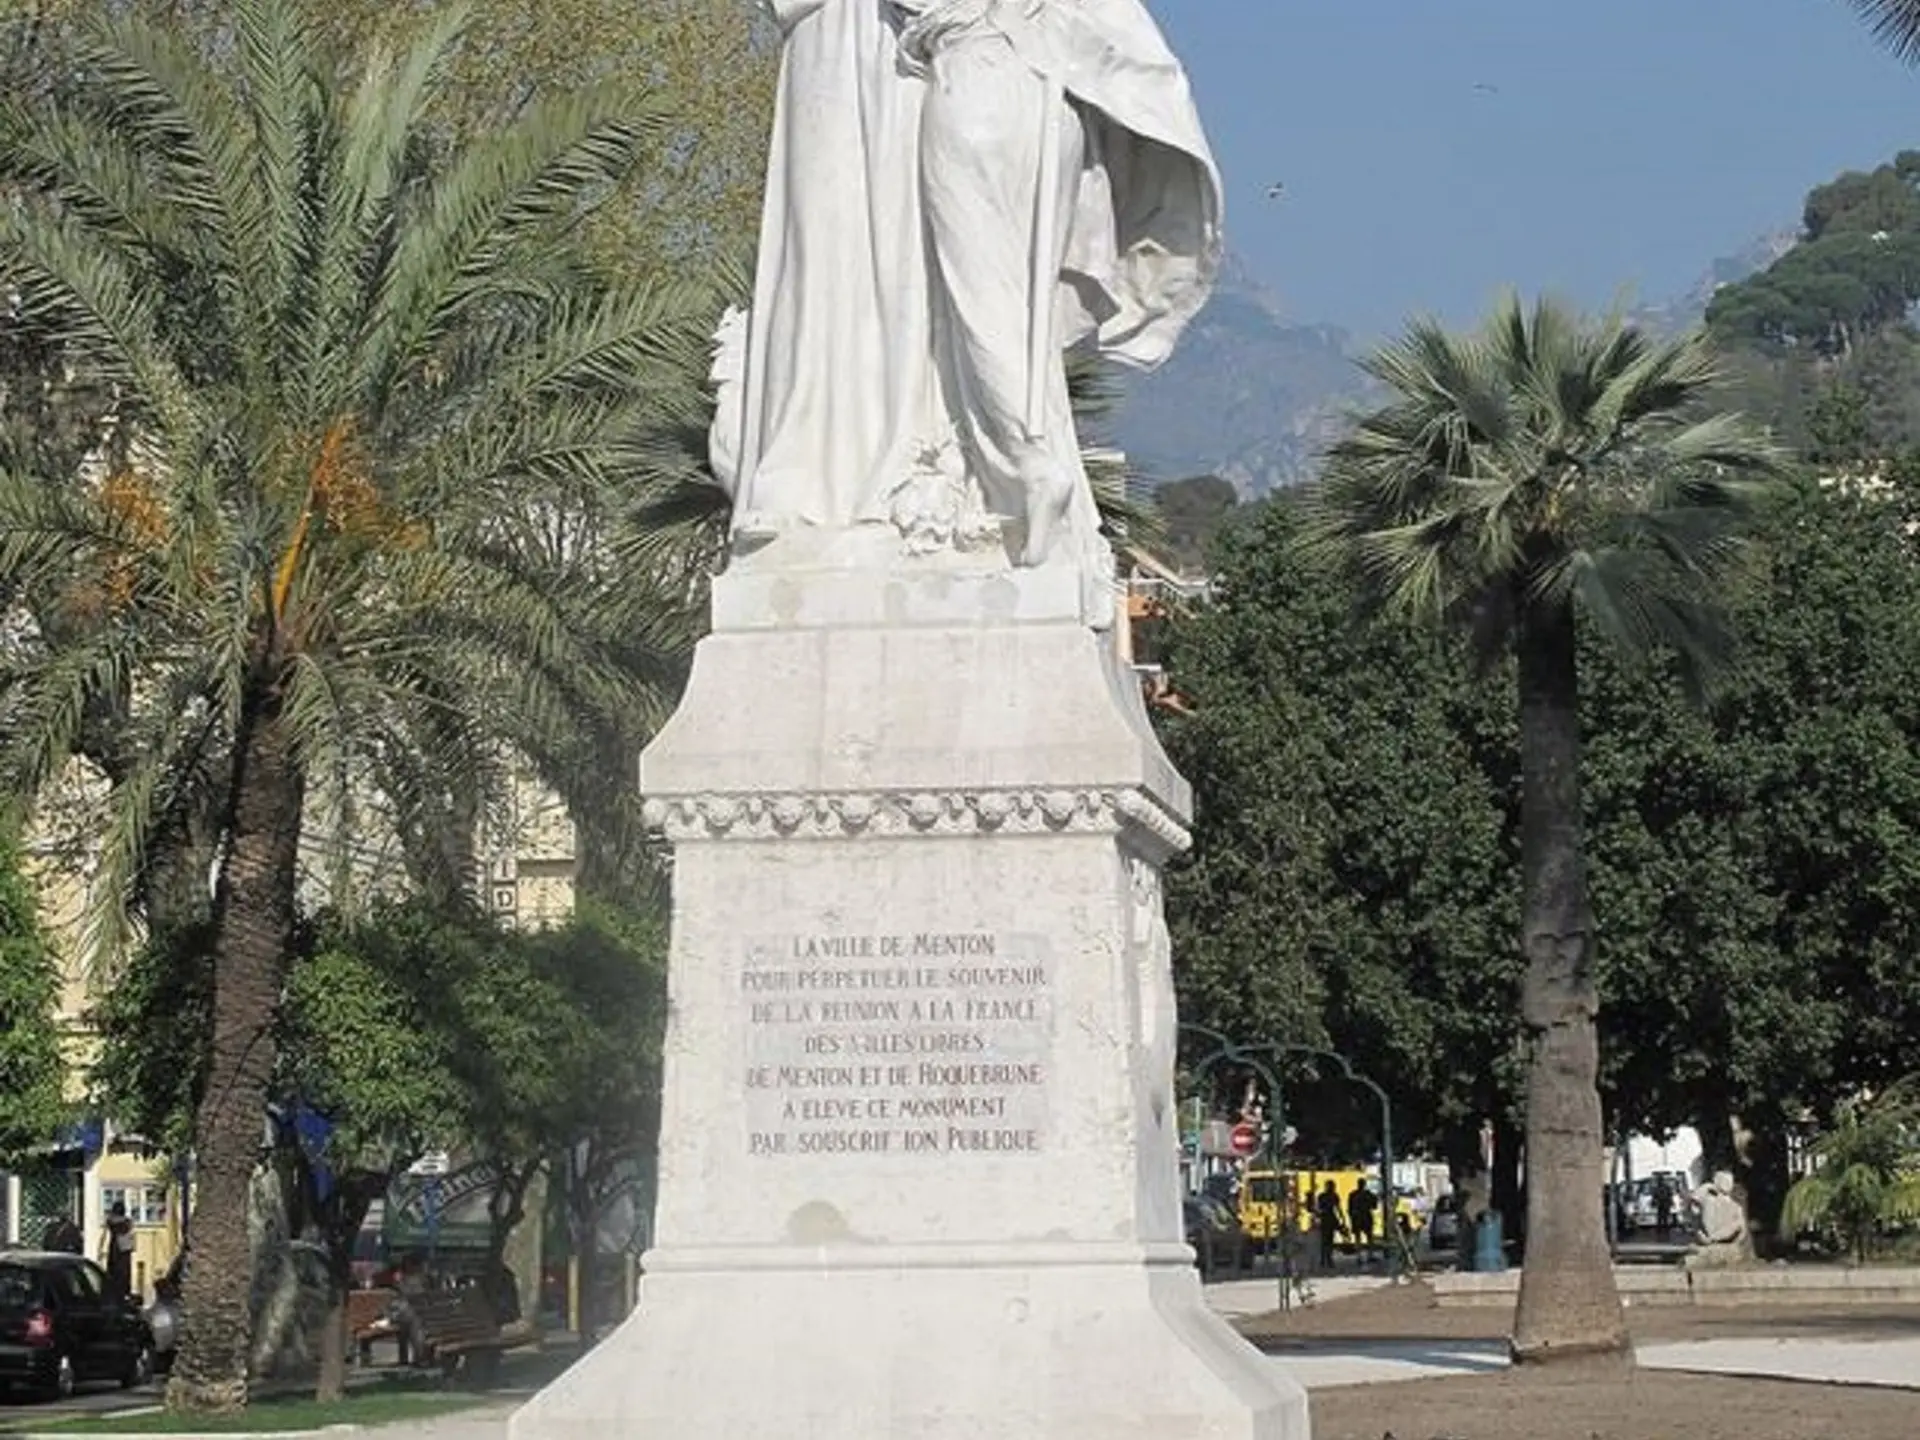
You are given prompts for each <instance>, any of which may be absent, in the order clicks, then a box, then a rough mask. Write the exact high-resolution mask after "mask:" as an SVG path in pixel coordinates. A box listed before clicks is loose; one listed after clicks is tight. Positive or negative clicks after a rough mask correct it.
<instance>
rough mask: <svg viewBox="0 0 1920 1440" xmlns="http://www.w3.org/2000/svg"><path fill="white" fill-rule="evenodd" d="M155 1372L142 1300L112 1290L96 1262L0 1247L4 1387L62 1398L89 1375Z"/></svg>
mask: <svg viewBox="0 0 1920 1440" xmlns="http://www.w3.org/2000/svg"><path fill="white" fill-rule="evenodd" d="M152 1378H153V1335H152V1333H151V1332H150V1331H149V1330H148V1329H147V1324H146V1321H145V1320H143V1319H142V1318H141V1315H140V1306H139V1302H138V1301H137V1300H134V1299H133V1298H131V1297H127V1296H119V1297H116V1296H113V1295H110V1294H109V1293H108V1290H107V1276H106V1272H105V1271H103V1270H102V1269H101V1268H100V1267H99V1266H98V1265H96V1264H94V1263H93V1262H92V1261H91V1260H88V1259H86V1258H84V1257H83V1256H79V1255H69V1254H65V1253H63V1252H62V1253H55V1252H52V1251H44V1250H4V1251H0V1388H4V1389H7V1390H12V1389H14V1388H16V1387H17V1388H20V1389H25V1390H29V1391H32V1392H33V1393H35V1394H37V1395H39V1396H42V1397H44V1398H47V1399H64V1398H66V1397H67V1396H69V1395H71V1394H72V1393H73V1391H74V1387H75V1386H77V1385H81V1384H85V1383H87V1382H88V1381H97V1380H111V1381H116V1382H118V1383H119V1384H120V1385H122V1386H125V1387H127V1388H129V1389H131V1388H132V1387H133V1386H136V1385H144V1384H146V1383H147V1382H148V1381H149V1380H151V1379H152Z"/></svg>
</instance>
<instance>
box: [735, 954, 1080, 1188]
mask: <svg viewBox="0 0 1920 1440" xmlns="http://www.w3.org/2000/svg"><path fill="white" fill-rule="evenodd" d="M1049 978H1050V977H1049V975H1048V973H1047V963H1046V951H1045V941H1044V939H1043V938H1042V937H1040V936H1037V935H998V934H992V933H988V932H984V931H959V932H931V931H927V932H920V933H915V934H834V935H793V936H781V937H778V938H773V939H767V940H763V941H758V942H755V943H753V944H751V945H750V946H749V947H748V953H747V963H746V965H745V967H744V968H743V969H742V971H741V977H740V984H741V991H742V999H743V1001H744V1003H745V1006H746V1012H747V1013H746V1021H747V1027H746V1034H747V1073H746V1099H747V1152H748V1153H749V1154H750V1155H754V1156H762V1157H768V1158H771V1157H777V1156H805V1155H896V1154H898V1155H914V1154H921V1155H942V1154H1000V1155H1009V1154H1037V1153H1038V1152H1039V1150H1040V1148H1041V1136H1042V1132H1043V1129H1044V1122H1045V1117H1046V1092H1045V1085H1046V1079H1047V1075H1046V1069H1047V1050H1048V1041H1049V1038H1050V1036H1051V1033H1052V1025H1051V1019H1052V1016H1051V1007H1050V1005H1049V999H1050V995H1049V987H1048V980H1049Z"/></svg>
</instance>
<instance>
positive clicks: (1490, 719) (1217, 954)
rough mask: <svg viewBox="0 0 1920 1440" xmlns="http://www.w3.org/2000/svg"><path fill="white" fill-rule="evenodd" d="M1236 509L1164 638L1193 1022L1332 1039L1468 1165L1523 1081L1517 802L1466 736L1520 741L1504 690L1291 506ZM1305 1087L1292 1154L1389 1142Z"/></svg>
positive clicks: (1398, 1119) (1408, 1123) (1181, 925)
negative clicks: (1412, 618)
mask: <svg viewBox="0 0 1920 1440" xmlns="http://www.w3.org/2000/svg"><path fill="white" fill-rule="evenodd" d="M1246 519H1247V523H1245V524H1242V525H1239V526H1236V527H1234V528H1233V529H1232V530H1231V531H1229V532H1228V533H1227V534H1226V536H1224V537H1223V539H1222V540H1221V542H1220V545H1219V546H1218V551H1217V564H1216V567H1215V570H1214V574H1215V578H1216V582H1217V598H1216V600H1215V601H1214V603H1212V604H1210V605H1206V606H1200V607H1195V608H1194V609H1193V610H1191V611H1190V612H1188V613H1184V614H1180V615H1176V616H1175V617H1174V620H1173V623H1172V625H1171V627H1170V631H1169V645H1168V652H1167V664H1168V667H1169V669H1170V671H1171V673H1172V674H1173V676H1174V677H1175V680H1176V683H1177V684H1178V686H1179V689H1180V692H1181V694H1182V696H1183V697H1185V699H1186V700H1187V702H1188V708H1187V709H1186V710H1185V711H1184V712H1183V713H1169V714H1165V715H1163V716H1162V717H1161V731H1162V734H1163V735H1164V737H1165V739H1166V742H1167V745H1168V749H1169V752H1170V754H1171V755H1172V756H1173V758H1174V760H1175V763H1176V764H1177V765H1178V767H1179V768H1180V770H1181V772H1182V773H1183V774H1185V775H1186V776H1187V777H1188V779H1189V780H1190V781H1191V782H1192V784H1193V786H1194V791H1195V813H1196V821H1195V829H1194V848H1193V851H1192V853H1191V855H1190V856H1189V857H1188V859H1187V860H1185V861H1184V862H1183V863H1182V864H1180V865H1179V866H1177V867H1175V869H1174V870H1173V871H1172V872H1171V874H1170V875H1169V877H1168V909H1169V916H1170V923H1171V926H1172V928H1173V932H1174V936H1175V941H1176V943H1175V946H1174V954H1175V957H1176V962H1177V969H1176V980H1177V982H1178V986H1179V991H1180V1002H1181V1015H1182V1017H1183V1018H1186V1019H1190V1020H1194V1021H1197V1022H1199V1023H1201V1024H1203V1025H1207V1026H1210V1027H1212V1028H1214V1029H1216V1030H1219V1031H1222V1032H1224V1033H1226V1034H1229V1035H1231V1036H1234V1037H1236V1038H1239V1039H1243V1040H1247V1041H1263V1042H1264V1041H1282V1042H1289V1043H1306V1044H1315V1045H1329V1046H1331V1047H1332V1048H1334V1049H1337V1050H1339V1051H1341V1052H1343V1053H1344V1054H1346V1055H1348V1056H1350V1057H1351V1058H1352V1059H1353V1060H1354V1062H1355V1064H1356V1066H1357V1068H1359V1069H1360V1070H1362V1071H1364V1072H1365V1073H1367V1074H1369V1075H1371V1076H1373V1077H1374V1078H1376V1079H1377V1080H1378V1081H1380V1083H1381V1084H1383V1085H1384V1086H1385V1087H1386V1088H1387V1091H1388V1093H1389V1096H1390V1097H1391V1100H1392V1103H1393V1113H1394V1128H1395V1132H1396V1135H1397V1137H1398V1139H1399V1142H1400V1144H1401V1146H1402V1147H1403V1148H1404V1147H1407V1146H1410V1145H1413V1144H1417V1143H1422V1142H1426V1143H1431V1144H1433V1145H1436V1146H1438V1147H1440V1148H1442V1149H1443V1150H1444V1151H1445V1152H1446V1153H1447V1154H1449V1155H1450V1156H1451V1157H1453V1158H1455V1159H1457V1160H1459V1161H1461V1162H1462V1164H1463V1165H1465V1164H1466V1163H1467V1162H1468V1161H1469V1160H1470V1159H1471V1157H1472V1156H1473V1155H1474V1154H1475V1150H1476V1137H1477V1134H1478V1130H1479V1126H1480V1122H1481V1120H1482V1119H1483V1118H1484V1117H1488V1116H1495V1117H1500V1118H1502V1119H1504V1118H1505V1116H1506V1115H1507V1113H1508V1110H1509V1107H1510V1103H1511V1101H1512V1098H1513V1097H1514V1096H1515V1095H1516V1094H1517V1085H1516V1083H1515V1082H1516V1079H1517V1077H1516V1076H1515V1075H1514V1074H1513V1067H1512V1065H1511V1062H1510V1058H1509V1057H1510V1055H1511V1052H1512V1049H1513V1031H1514V1023H1513V1020H1512V1013H1513V1009H1514V1001H1515V998H1516V996H1517V993H1518V980H1519V971H1520V965H1519V961H1518V957H1517V956H1515V955H1514V953H1513V950H1512V948H1511V946H1510V945H1509V944H1506V943H1503V942H1504V941H1505V939H1506V937H1508V936H1510V935H1511V934H1512V931H1513V924H1514V917H1515V913H1516V912H1515V898H1514V892H1513V883H1512V871H1511V855H1510V853H1509V849H1510V847H1509V844H1508V842H1507V839H1506V828H1507V816H1506V813H1505V808H1504V806H1503V803H1502V799H1503V797H1502V795H1501V792H1500V790H1499V789H1498V788H1496V785H1495V783H1493V782H1492V781H1490V779H1489V777H1488V775H1487V774H1486V773H1485V772H1484V771H1483V769H1482V767H1481V763H1480V755H1479V754H1478V753H1477V745H1476V742H1478V743H1479V744H1481V745H1485V747H1486V748H1488V749H1491V750H1493V751H1495V752H1498V751H1501V750H1503V749H1504V748H1505V746H1507V745H1508V744H1510V730H1511V716H1510V714H1503V713H1501V711H1502V704H1501V702H1502V701H1503V700H1504V699H1505V694H1504V692H1503V691H1497V690H1491V689H1490V688H1489V687H1488V686H1487V685H1486V684H1484V683H1481V682H1478V681H1477V680H1476V678H1475V676H1474V675H1473V674H1472V671H1471V667H1470V666H1469V665H1468V664H1467V663H1466V656H1465V653H1464V647H1463V646H1461V645H1460V644H1458V643H1457V642H1455V641H1453V640H1451V639H1450V638H1446V637H1442V638H1439V639H1436V638H1435V637H1431V636H1427V635H1422V634H1420V633H1418V632H1417V631H1415V630H1413V629H1411V628H1410V627H1407V626H1404V625H1398V624H1386V623H1381V622H1379V621H1376V620H1372V619H1369V618H1368V617H1365V616H1363V615H1361V614H1360V613H1358V611H1359V605H1360V601H1361V600H1362V598H1363V597H1362V595H1361V593H1360V591H1359V589H1358V587H1357V586H1356V585H1355V583H1354V581H1353V577H1352V576H1351V575H1350V574H1349V573H1348V572H1346V571H1345V570H1344V569H1342V568H1339V567H1334V566H1327V565H1323V564H1320V563H1318V562H1312V561H1309V562H1303V560H1302V558H1301V556H1300V553H1299V545H1300V538H1301V533H1302V522H1303V517H1302V514H1301V507H1300V505H1299V503H1298V502H1297V501H1296V500H1294V499H1291V498H1286V497H1282V498H1276V499H1274V500H1271V501H1268V502H1266V503H1265V504H1263V505H1262V506H1261V507H1259V509H1258V510H1257V511H1255V512H1252V513H1250V514H1249V515H1248V516H1247V517H1246ZM1506 708H1508V709H1510V706H1508V707H1506ZM1483 728H1484V729H1487V730H1490V731H1491V733H1492V735H1493V736H1495V737H1497V738H1494V739H1491V740H1489V739H1488V738H1487V737H1486V736H1484V735H1482V733H1481V732H1482V730H1483ZM1508 768H1509V769H1510V768H1511V767H1510V765H1509V766H1508ZM1295 1078H1296V1079H1297V1080H1298V1082H1299V1083H1300V1084H1303V1085H1304V1084H1306V1083H1307V1081H1308V1077H1307V1075H1306V1074H1305V1073H1304V1072H1300V1073H1298V1074H1297V1075H1296V1077H1295ZM1314 1095H1315V1098H1316V1099H1318V1100H1326V1101H1332V1100H1334V1099H1335V1098H1336V1097H1335V1095H1334V1093H1333V1090H1332V1089H1331V1088H1329V1087H1327V1086H1318V1087H1316V1088H1315V1090H1314ZM1304 1097H1305V1092H1304V1091H1302V1093H1301V1095H1300V1096H1297V1097H1296V1099H1295V1101H1290V1102H1289V1105H1288V1118H1289V1122H1290V1123H1292V1124H1294V1125H1295V1126H1296V1128H1297V1129H1298V1130H1299V1131H1300V1142H1299V1143H1300V1148H1301V1150H1302V1153H1312V1154H1322V1155H1332V1154H1344V1155H1347V1156H1349V1157H1352V1156H1357V1155H1361V1154H1366V1153H1370V1152H1371V1151H1372V1150H1373V1149H1374V1148H1375V1147H1377V1146H1378V1144H1379V1139H1380V1137H1379V1135H1378V1133H1377V1132H1378V1129H1379V1119H1378V1116H1377V1114H1371V1113H1368V1112H1367V1111H1366V1110H1365V1109H1364V1108H1358V1109H1352V1110H1351V1111H1349V1110H1347V1109H1344V1108H1343V1109H1339V1110H1335V1109H1332V1108H1330V1107H1329V1106H1328V1105H1316V1106H1312V1107H1308V1106H1306V1105H1304V1104H1301V1103H1297V1102H1298V1101H1300V1100H1302V1099H1304ZM1336 1117H1337V1122H1338V1123H1335V1124H1332V1125H1328V1124H1327V1123H1325V1122H1326V1121H1327V1120H1329V1119H1335V1118H1336Z"/></svg>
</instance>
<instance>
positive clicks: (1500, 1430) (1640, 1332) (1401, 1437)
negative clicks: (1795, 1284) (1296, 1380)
mask: <svg viewBox="0 0 1920 1440" xmlns="http://www.w3.org/2000/svg"><path fill="white" fill-rule="evenodd" d="M1511 1320H1512V1312H1511V1310H1510V1309H1509V1308H1507V1307H1502V1306H1486V1307H1476V1308H1449V1309H1444V1310H1443V1309H1440V1308H1438V1307H1436V1306H1435V1305H1434V1304H1433V1294H1432V1292H1431V1291H1430V1290H1429V1289H1428V1288H1427V1287H1426V1286H1424V1285H1407V1286H1398V1287H1395V1288H1392V1289H1387V1290H1377V1291H1373V1292H1370V1293H1368V1294H1365V1295H1358V1296H1354V1297H1352V1298H1350V1299H1346V1300H1340V1301H1335V1302H1332V1303H1329V1304H1326V1305H1320V1306H1314V1307H1312V1308H1309V1309H1306V1310H1295V1311H1293V1312H1292V1313H1290V1314H1286V1315H1281V1314H1273V1315H1265V1316H1257V1317H1254V1318H1252V1319H1250V1320H1247V1321H1244V1322H1241V1324H1240V1327H1239V1328H1240V1329H1241V1330H1242V1331H1243V1332H1244V1333H1245V1334H1246V1335H1247V1336H1248V1338H1249V1339H1251V1340H1253V1341H1254V1343H1255V1344H1257V1345H1259V1346H1260V1347H1261V1348H1262V1349H1263V1350H1267V1351H1270V1352H1272V1353H1275V1354H1284V1353H1285V1351H1286V1350H1287V1349H1288V1348H1289V1346H1290V1345H1294V1344H1304V1343H1308V1342H1311V1341H1316V1340H1331V1339H1345V1340H1469V1339H1471V1340H1491V1339H1498V1338H1501V1337H1504V1336H1505V1335H1506V1334H1507V1330H1508V1326H1509V1324H1510V1323H1511ZM1627 1321H1628V1326H1629V1328H1630V1329H1631V1330H1632V1332H1633V1336H1634V1339H1635V1340H1637V1341H1641V1342H1648V1341H1681V1340H1710V1339H1716V1338H1725V1337H1731V1336H1753V1335H1766V1336H1783V1335H1817V1336H1824V1337H1828V1338H1836V1337H1844V1336H1849V1335H1860V1336H1867V1335H1873V1336H1879V1337H1883V1338H1884V1337H1888V1336H1899V1335H1913V1334H1920V1306H1898V1307H1894V1306H1887V1307H1868V1306H1852V1307H1847V1308H1844V1309H1841V1308H1819V1309H1815V1308H1809V1307H1785V1306H1741V1307H1729V1308H1726V1309H1701V1308H1695V1307H1653V1306H1646V1307H1640V1308H1634V1309H1629V1310H1628V1312H1627ZM1312 1406H1313V1440H1920V1391H1914V1390H1892V1389H1874V1388H1870V1387H1866V1386H1851V1385H1811V1384H1804V1383H1799V1382H1793V1381H1783V1380H1747V1379H1738V1378H1733V1377H1728V1376H1718V1375H1686V1374H1679V1373H1675V1372H1670V1371H1656V1370H1631V1369H1628V1368H1626V1367H1624V1366H1620V1365H1618V1364H1607V1363H1598V1364H1595V1363H1587V1364H1576V1365H1569V1366H1553V1367H1550V1368H1547V1369H1544V1370H1542V1369H1537V1368H1529V1369H1524V1370H1509V1371H1504V1372H1501V1373H1498V1374H1491V1375H1468V1376H1459V1377H1453V1378H1448V1379H1444V1380H1412V1381H1399V1382H1392V1383H1386V1384H1378V1385H1358V1386H1351V1387H1344V1388H1340V1389H1333V1390H1317V1391H1315V1392H1314V1394H1313V1399H1312Z"/></svg>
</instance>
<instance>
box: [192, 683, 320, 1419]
mask: <svg viewBox="0 0 1920 1440" xmlns="http://www.w3.org/2000/svg"><path fill="white" fill-rule="evenodd" d="M237 740H238V744H237V745H236V763H235V767H234V775H233V791H232V805H231V809H230V821H229V825H228V830H227V853H226V858H225V861H224V863H223V864H222V865H221V869H220V880H219V885H218V887H217V889H216V892H215V895H214V918H213V964H214V999H213V1053H212V1056H211V1059H210V1062H209V1067H208V1073H207V1089H206V1094H205V1095H204V1097H203V1098H202V1099H201V1102H200V1112H199V1114H198V1115H197V1116H196V1117H195V1119H194V1149H193V1155H194V1170H193V1175H194V1217H193V1220H194V1225H193V1248H192V1252H191V1253H190V1255H189V1256H188V1262H187V1270H186V1278H185V1284H184V1286H183V1291H182V1295H181V1302H182V1308H183V1310H184V1311H185V1321H186V1328H185V1334H184V1336H183V1337H182V1342H181V1347H180V1356H179V1359H178V1361H177V1362H176V1363H175V1366H174V1376H173V1380H172V1383H171V1384H170V1385H169V1386H168V1390H167V1403H168V1405H169V1407H170V1408H173V1409H176V1410H191V1411H230V1410H238V1409H241V1408H243V1407H244V1406H245V1405H246V1403H247V1360H248V1351H249V1350H250V1348H251V1344H252V1338H253V1323H252V1314H251V1307H250V1303H249V1301H250V1294H251V1290H252V1282H253V1254H252V1247H251V1245H250V1243H249V1240H248V1234H247V1210H248V1192H249V1189H250V1187H251V1184H252V1181H253V1175H254V1171H255V1169H256V1168H257V1166H258V1164H259V1161H260V1151H261V1143H262V1130H263V1128H264V1126H265V1124H266V1113H267V1110H266V1107H267V1098H268V1086H269V1084H270V1083H271V1080H272V1077H273V1065H274V1033H273V1031H274V1022H275V1020H276V1018H277V1016H278V1012H279V1008H280V999H281V992H282V989H283V986H284V984H285V980H286V971H287V962H288V952H289V950H290V948H291V946H292V942H293V923H294V883H295V871H294V862H295V857H296V853H297V851H298V849H299V844H300V806H301V801H302V797H303V793H304V787H303V784H302V777H301V773H300V769H299V765H298V762H297V761H296V759H295V758H294V756H293V753H292V750H291V747H290V745H289V743H288V736H287V733H286V726H285V724H284V722H283V721H282V719H281V717H280V715H279V704H278V698H277V696H269V697H266V698H264V699H263V700H262V701H261V702H260V703H258V704H256V705H255V706H254V707H252V713H251V714H250V715H248V716H246V717H245V718H244V719H243V722H242V725H241V727H240V734H239V736H238V737H237Z"/></svg>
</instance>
